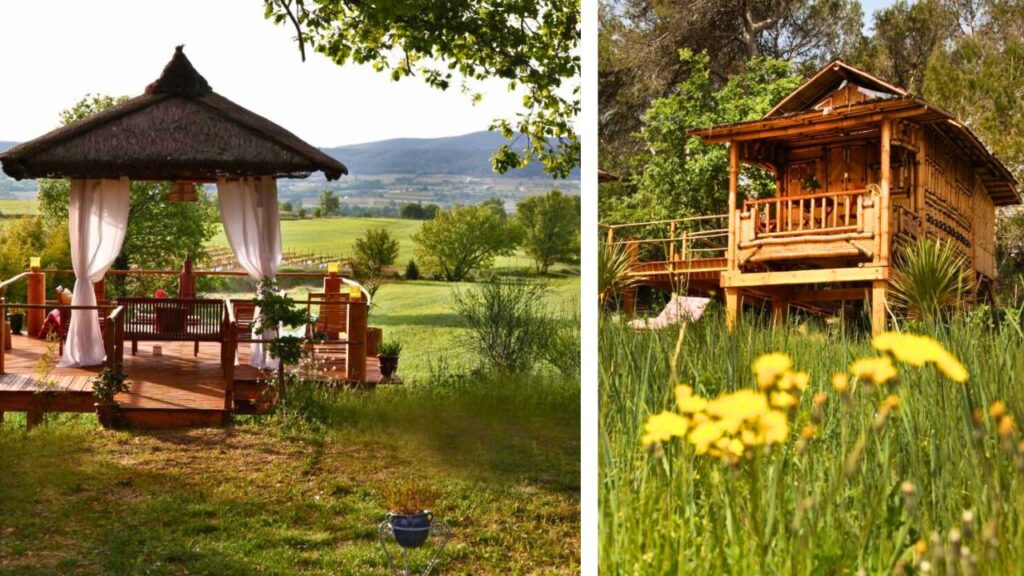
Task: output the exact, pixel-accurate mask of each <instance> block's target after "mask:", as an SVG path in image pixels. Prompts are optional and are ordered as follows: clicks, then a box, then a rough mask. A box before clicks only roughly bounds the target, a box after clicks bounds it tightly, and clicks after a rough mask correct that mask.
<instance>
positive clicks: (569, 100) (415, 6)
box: [264, 0, 580, 178]
mask: <svg viewBox="0 0 1024 576" xmlns="http://www.w3.org/2000/svg"><path fill="white" fill-rule="evenodd" d="M264 5H265V16H266V17H267V18H268V19H271V20H272V21H273V22H275V23H277V24H286V25H291V26H292V27H293V28H295V30H296V35H297V40H298V44H299V49H300V51H301V52H302V54H303V58H304V57H305V46H306V44H309V45H310V46H311V47H312V48H313V49H314V50H316V51H317V52H320V53H322V54H324V55H326V56H327V57H328V58H330V59H331V60H333V61H334V62H335V63H337V64H339V65H344V64H347V63H349V62H353V63H356V64H370V65H372V66H373V67H374V68H375V69H376V70H378V71H381V72H384V71H386V72H388V73H389V74H390V75H391V78H392V79H393V80H399V79H401V78H405V77H408V76H413V75H416V76H419V77H421V78H422V79H423V81H425V82H426V83H427V84H428V85H430V86H433V87H435V88H438V89H441V90H447V89H448V88H450V87H452V85H453V84H456V83H460V84H461V87H462V88H464V89H467V90H470V86H469V83H468V82H467V81H466V80H469V81H478V80H486V79H495V78H496V79H499V80H503V81H505V82H507V84H508V86H509V88H510V89H517V90H520V91H522V92H523V108H524V110H523V111H522V112H520V113H519V114H518V115H517V116H516V118H515V119H514V120H510V119H507V118H504V119H498V120H495V121H494V123H493V124H492V126H491V128H492V129H494V130H497V131H500V132H501V133H502V134H504V136H505V137H506V138H507V139H509V140H513V138H514V136H515V135H516V134H523V135H525V136H526V138H525V140H526V142H525V143H523V144H522V145H521V147H519V148H518V149H516V148H515V147H516V146H519V144H518V143H517V142H515V141H513V142H511V143H509V144H505V145H503V146H502V147H501V148H500V149H499V150H498V151H497V152H496V153H495V154H494V156H493V158H492V162H493V165H494V169H495V170H497V171H498V172H502V173H504V172H506V171H508V170H509V169H512V168H519V167H522V166H524V165H526V164H527V163H528V162H529V161H530V158H532V157H538V158H539V159H540V161H541V162H542V163H543V164H544V168H545V170H546V171H547V172H548V173H550V174H552V175H554V176H557V177H562V178H564V177H566V176H568V175H569V172H570V171H571V170H572V169H573V168H575V167H576V166H578V165H579V161H580V144H579V140H578V138H577V136H576V133H575V130H574V129H573V120H574V118H575V117H576V116H577V115H578V114H579V111H580V86H579V75H580V56H579V50H578V47H579V41H580V2H579V0H534V1H531V2H491V1H489V0H459V1H457V2H437V1H434V0H383V1H381V2H375V3H373V4H365V3H362V2H356V1H354V0H316V1H312V0H264ZM472 98H473V100H474V101H477V100H479V99H481V98H482V95H481V94H479V93H474V94H473V95H472Z"/></svg>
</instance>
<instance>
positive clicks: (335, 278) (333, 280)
mask: <svg viewBox="0 0 1024 576" xmlns="http://www.w3.org/2000/svg"><path fill="white" fill-rule="evenodd" d="M324 293H325V294H339V293H341V275H339V274H338V273H337V272H333V271H331V272H328V273H327V276H324Z"/></svg>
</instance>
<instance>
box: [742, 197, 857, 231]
mask: <svg viewBox="0 0 1024 576" xmlns="http://www.w3.org/2000/svg"><path fill="white" fill-rule="evenodd" d="M870 203H871V197H870V195H869V194H868V191H867V190H866V189H862V190H847V191H843V192H824V193H819V194H801V195H795V196H777V197H772V198H758V199H756V200H747V201H745V202H744V203H743V213H742V214H741V218H752V219H753V221H754V238H753V239H759V238H785V237H790V236H804V235H813V234H842V233H846V232H862V231H863V230H864V217H863V215H864V207H865V205H870ZM745 240H747V239H745Z"/></svg>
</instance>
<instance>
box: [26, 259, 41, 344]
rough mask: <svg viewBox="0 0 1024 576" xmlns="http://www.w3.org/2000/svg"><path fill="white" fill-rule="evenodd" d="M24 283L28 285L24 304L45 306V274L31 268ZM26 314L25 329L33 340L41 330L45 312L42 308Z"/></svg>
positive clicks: (30, 310) (31, 309) (33, 309)
mask: <svg viewBox="0 0 1024 576" xmlns="http://www.w3.org/2000/svg"><path fill="white" fill-rule="evenodd" d="M25 283H26V284H27V285H28V294H27V298H26V302H25V303H26V304H37V305H43V304H46V274H45V273H43V272H41V271H40V270H39V268H35V267H33V268H31V269H29V273H28V276H26V277H25ZM27 312H28V313H27V314H26V322H25V328H26V331H27V333H28V335H29V336H31V337H33V338H34V337H35V336H36V335H37V334H39V331H40V330H42V329H43V320H45V319H46V310H45V309H44V308H29V309H28V310H27Z"/></svg>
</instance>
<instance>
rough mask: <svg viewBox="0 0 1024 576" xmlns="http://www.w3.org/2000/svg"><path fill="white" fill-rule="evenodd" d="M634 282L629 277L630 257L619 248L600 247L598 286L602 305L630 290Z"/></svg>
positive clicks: (605, 245) (602, 244)
mask: <svg viewBox="0 0 1024 576" xmlns="http://www.w3.org/2000/svg"><path fill="white" fill-rule="evenodd" d="M632 283H633V280H632V279H631V278H630V277H629V257H628V256H627V255H626V252H625V250H623V249H622V248H621V247H619V246H608V245H607V244H605V243H603V242H602V243H601V244H599V245H598V252H597V286H598V292H599V297H600V300H601V304H605V303H606V302H607V301H608V300H609V299H611V298H614V297H615V296H616V295H618V294H621V293H623V292H624V291H626V290H628V289H629V287H630V286H631V285H632Z"/></svg>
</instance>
